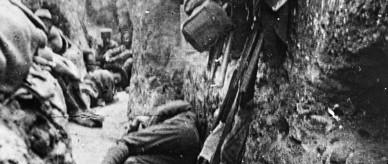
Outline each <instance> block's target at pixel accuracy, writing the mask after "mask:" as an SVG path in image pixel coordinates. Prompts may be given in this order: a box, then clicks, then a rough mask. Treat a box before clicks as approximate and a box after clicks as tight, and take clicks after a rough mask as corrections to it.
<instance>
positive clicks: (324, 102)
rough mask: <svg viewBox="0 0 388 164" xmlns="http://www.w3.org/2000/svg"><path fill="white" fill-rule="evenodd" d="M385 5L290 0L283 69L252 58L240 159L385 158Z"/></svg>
mask: <svg viewBox="0 0 388 164" xmlns="http://www.w3.org/2000/svg"><path fill="white" fill-rule="evenodd" d="M387 5H388V4H387V2H386V1H373V0H362V1H361V0H360V1H359V0H356V1H350V0H327V1H315V0H304V1H298V2H297V9H296V10H295V11H293V12H292V13H293V19H294V20H293V25H292V29H291V30H292V32H291V41H290V44H289V55H288V57H287V59H286V62H285V63H284V65H283V69H272V68H269V67H268V66H267V64H266V63H264V62H260V63H259V72H260V73H259V75H258V77H259V80H258V81H257V85H256V93H255V100H256V104H257V109H256V116H255V120H254V121H253V122H252V124H251V130H250V135H249V138H248V142H247V146H246V152H245V158H244V163H265V164H267V163H269V164H282V163H284V164H303V163H305V164H311V163H324V164H334V163H386V162H387V160H388V159H387V158H388V157H387V154H388V152H387V151H388V149H387V148H388V145H387V140H386V139H387V134H388V133H387V131H386V130H387V128H386V125H387V122H386V118H387V114H388V113H387V111H386V105H387V104H386V102H387V101H386V100H387V98H388V97H387V94H386V87H385V86H386V85H387V80H386V75H387V71H386V70H387V69H386V65H387V62H388V61H387V49H386V45H387V40H388V37H387V25H388V24H387V23H388V17H387V16H388V15H387V13H388V12H387V9H386V8H387ZM284 72H285V73H284ZM329 110H330V111H333V113H334V114H335V115H334V116H333V115H331V114H330V112H329Z"/></svg>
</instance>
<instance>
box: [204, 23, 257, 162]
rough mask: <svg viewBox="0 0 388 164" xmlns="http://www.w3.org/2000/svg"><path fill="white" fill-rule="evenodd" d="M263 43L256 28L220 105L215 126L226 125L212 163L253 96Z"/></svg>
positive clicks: (216, 159) (218, 156) (216, 158)
mask: <svg viewBox="0 0 388 164" xmlns="http://www.w3.org/2000/svg"><path fill="white" fill-rule="evenodd" d="M262 43H263V34H262V33H259V30H258V29H254V31H253V35H252V37H251V38H250V39H249V40H248V41H247V42H246V44H245V46H244V51H243V54H242V55H243V56H242V60H241V61H240V65H239V67H238V69H237V71H234V72H233V75H232V79H231V82H230V84H229V89H228V92H227V94H226V96H225V99H224V101H223V103H222V105H221V107H220V115H219V117H218V118H217V120H216V123H215V125H213V126H214V127H215V126H217V124H218V123H219V122H220V121H222V122H225V127H224V130H223V132H222V135H221V137H220V140H219V142H218V144H217V149H216V152H215V155H214V157H213V160H212V161H210V163H211V164H219V163H220V159H221V158H220V157H221V147H222V144H223V143H224V140H225V138H226V136H227V135H228V134H229V132H230V131H231V130H232V127H233V122H234V116H235V115H236V113H237V111H238V109H239V108H245V107H246V104H247V103H248V101H250V100H251V99H252V98H253V95H251V94H249V91H252V90H249V89H252V88H251V87H252V86H254V82H255V79H256V73H257V63H258V60H259V57H260V53H261V48H262Z"/></svg>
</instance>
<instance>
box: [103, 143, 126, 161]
mask: <svg viewBox="0 0 388 164" xmlns="http://www.w3.org/2000/svg"><path fill="white" fill-rule="evenodd" d="M129 155H130V152H129V148H128V146H127V145H126V144H125V143H124V142H118V143H117V144H116V145H115V146H114V147H112V148H110V149H109V150H108V153H107V154H106V155H105V157H104V159H103V161H102V163H101V164H121V163H124V161H125V160H126V159H127V158H128V157H129Z"/></svg>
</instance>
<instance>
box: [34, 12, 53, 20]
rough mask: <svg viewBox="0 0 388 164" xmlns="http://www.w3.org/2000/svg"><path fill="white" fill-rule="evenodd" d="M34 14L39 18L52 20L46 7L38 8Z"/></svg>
mask: <svg viewBox="0 0 388 164" xmlns="http://www.w3.org/2000/svg"><path fill="white" fill-rule="evenodd" d="M35 15H36V16H37V17H39V18H40V19H48V20H52V15H51V13H50V11H49V10H47V9H38V10H36V11H35Z"/></svg>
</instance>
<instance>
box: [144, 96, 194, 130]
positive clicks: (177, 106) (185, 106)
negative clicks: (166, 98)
mask: <svg viewBox="0 0 388 164" xmlns="http://www.w3.org/2000/svg"><path fill="white" fill-rule="evenodd" d="M190 109H191V105H190V104H189V103H188V102H186V101H172V102H170V103H167V104H165V105H162V106H160V107H158V109H157V113H156V114H155V115H154V116H153V117H152V118H151V121H150V125H155V124H158V123H160V122H163V121H164V120H166V119H169V118H171V117H173V116H175V115H177V114H179V113H182V112H187V111H189V110H190Z"/></svg>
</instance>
